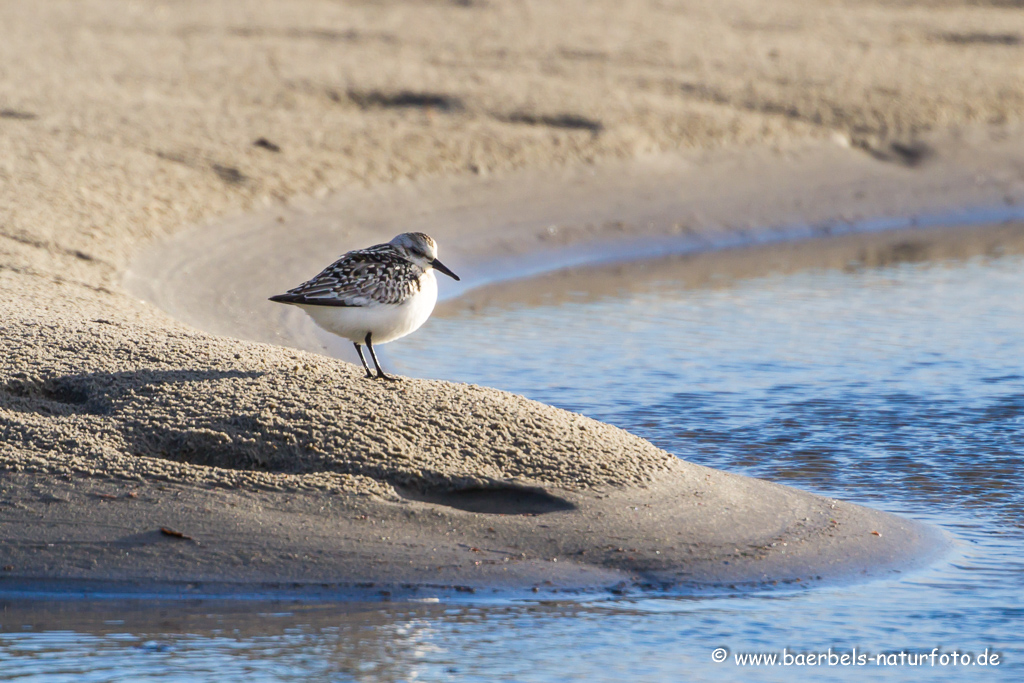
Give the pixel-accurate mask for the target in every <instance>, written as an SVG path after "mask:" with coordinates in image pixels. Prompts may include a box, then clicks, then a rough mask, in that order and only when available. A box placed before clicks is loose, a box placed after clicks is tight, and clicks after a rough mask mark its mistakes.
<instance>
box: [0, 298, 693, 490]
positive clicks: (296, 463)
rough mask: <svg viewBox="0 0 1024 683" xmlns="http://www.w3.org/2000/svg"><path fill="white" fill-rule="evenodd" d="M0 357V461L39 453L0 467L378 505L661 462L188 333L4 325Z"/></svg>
mask: <svg viewBox="0 0 1024 683" xmlns="http://www.w3.org/2000/svg"><path fill="white" fill-rule="evenodd" d="M54 339H60V340H61V342H60V343H59V344H53V343H52V342H53V340H54ZM0 345H2V346H3V348H4V349H5V354H6V359H7V362H6V364H5V367H4V370H3V371H2V372H3V373H4V374H3V375H0V415H3V420H4V423H5V434H6V438H5V439H4V453H11V451H12V450H13V449H25V450H33V451H36V452H38V453H39V454H40V456H39V457H38V458H35V459H32V460H31V461H30V462H24V461H23V460H20V459H17V458H5V457H3V456H0V465H5V466H7V467H10V468H12V469H26V468H27V469H38V470H40V471H46V472H71V471H76V472H88V473H90V474H103V473H106V474H111V475H115V476H131V475H143V476H146V477H152V476H158V477H162V478H167V479H171V480H176V481H192V482H195V481H215V482H222V483H235V484H237V483H242V482H246V483H249V484H251V485H257V486H261V487H271V488H289V487H301V488H327V489H332V488H341V489H344V490H364V491H366V492H371V491H373V492H376V493H383V492H386V490H387V487H386V486H385V487H383V488H382V487H381V484H391V485H400V486H402V487H407V488H411V489H414V490H417V491H421V492H429V491H442V490H453V489H454V490H458V489H468V488H481V487H484V488H486V487H493V486H498V485H499V482H507V481H508V480H512V479H515V480H518V481H520V482H523V483H533V484H555V485H558V486H559V487H562V488H593V487H598V486H607V485H614V486H626V485H637V484H641V485H642V484H644V483H647V482H649V481H650V480H651V478H652V476H653V475H654V474H655V473H657V472H663V471H666V470H668V469H670V468H672V467H673V463H674V458H673V457H672V456H670V455H669V454H668V453H665V452H664V451H661V450H659V449H657V448H655V447H653V446H652V445H650V444H649V443H647V442H646V441H644V440H642V439H640V438H638V437H635V436H633V435H631V434H628V433H627V432H624V431H622V430H620V429H617V428H615V427H611V426H609V425H605V424H602V423H599V422H596V421H594V420H591V419H588V418H585V417H582V416H580V415H576V414H573V413H569V412H566V411H563V410H559V409H556V408H552V407H550V406H545V405H543V404H540V403H537V402H535V401H530V400H527V399H525V398H522V397H520V396H515V395H511V394H507V393H505V392H501V391H497V390H494V389H486V388H482V387H477V386H468V385H461V386H459V385H453V384H449V383H446V382H433V381H411V380H407V381H404V382H400V383H396V384H389V383H383V382H376V381H372V380H367V379H365V378H363V376H362V375H363V373H362V370H357V369H356V368H354V367H353V366H352V365H350V364H347V363H343V362H341V361H336V360H332V359H328V358H325V357H323V356H317V355H314V354H308V353H303V352H297V351H291V350H286V349H281V348H275V347H271V346H266V345H260V344H250V343H244V342H238V341H234V340H227V339H222V338H216V337H211V336H207V335H203V334H198V333H192V332H182V331H171V332H168V331H164V330H152V329H151V328H149V327H147V326H138V325H130V324H127V323H119V322H112V321H109V320H94V321H82V320H67V321H63V320H57V321H55V320H53V319H46V320H40V319H25V318H22V319H13V320H12V319H10V318H8V320H7V322H5V324H4V325H3V327H2V329H0ZM44 454H45V455H44ZM370 480H374V482H379V484H377V483H371V481H370Z"/></svg>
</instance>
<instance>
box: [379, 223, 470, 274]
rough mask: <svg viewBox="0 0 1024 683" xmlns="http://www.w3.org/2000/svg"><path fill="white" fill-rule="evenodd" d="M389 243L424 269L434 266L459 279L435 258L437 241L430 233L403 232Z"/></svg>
mask: <svg viewBox="0 0 1024 683" xmlns="http://www.w3.org/2000/svg"><path fill="white" fill-rule="evenodd" d="M389 244H391V246H393V247H395V248H396V249H398V250H399V251H401V252H402V255H403V256H405V258H407V259H409V260H410V261H412V262H413V263H415V264H416V265H418V266H420V267H421V268H423V269H424V270H428V269H430V268H435V269H437V270H439V271H441V272H442V273H444V274H445V275H447V276H448V277H451V278H454V279H455V280H458V279H459V276H458V275H456V274H455V273H453V272H452V271H450V270H449V269H448V267H447V266H446V265H444V264H443V263H441V262H440V261H438V260H437V242H435V241H434V238H432V237H431V236H430V235H426V234H424V233H422V232H403V233H402V234H401V235H398V236H396V237H395V238H394V239H393V240H391V242H390V243H389Z"/></svg>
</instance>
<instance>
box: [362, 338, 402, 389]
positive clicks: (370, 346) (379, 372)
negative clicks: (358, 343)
mask: <svg viewBox="0 0 1024 683" xmlns="http://www.w3.org/2000/svg"><path fill="white" fill-rule="evenodd" d="M370 336H371V333H370V332H367V333H366V348H368V349H370V358H372V359H373V364H374V365H375V366H376V367H377V379H386V380H388V381H389V382H394V381H396V378H395V377H391V376H390V375H385V374H384V370H383V369H382V368H381V367H380V363H379V362H378V361H377V354H376V353H374V352H373V342H372V341H370Z"/></svg>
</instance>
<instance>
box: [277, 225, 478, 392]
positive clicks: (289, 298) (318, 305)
mask: <svg viewBox="0 0 1024 683" xmlns="http://www.w3.org/2000/svg"><path fill="white" fill-rule="evenodd" d="M435 269H436V270H439V271H441V272H442V273H444V274H445V275H448V276H449V277H452V278H454V279H456V280H458V279H459V276H458V275H456V274H455V273H453V272H452V271H450V270H448V267H447V266H445V265H444V264H443V263H441V262H440V261H438V260H437V244H436V243H435V242H434V240H433V239H432V238H431V237H430V236H429V235H424V234H423V233H422V232H405V233H402V234H401V235H398V236H397V237H395V238H394V239H393V240H391V241H390V242H388V243H387V244H378V245H375V246H372V247H369V248H367V249H356V250H355V251H350V252H348V253H347V254H343V255H342V256H341V257H340V258H339V259H338V260H337V261H335V262H334V263H332V264H331V265H329V266H327V267H326V268H325V269H324V270H323V272H321V273H320V274H319V275H317V276H316V277H314V278H313V279H312V280H309V281H308V282H303V283H302V284H301V285H299V286H298V287H295V288H294V289H289V290H288V291H287V292H285V293H284V294H278V295H277V296H272V297H270V300H271V301H278V302H281V303H284V304H294V305H295V306H298V307H299V308H301V309H302V310H304V311H305V312H306V313H308V314H309V317H311V318H312V319H313V321H314V322H315V323H316V324H317V325H319V326H320V327H322V328H324V329H325V330H327V331H328V332H333V333H334V334H336V335H338V336H339V337H344V338H345V339H348V340H349V341H351V342H352V343H353V344H355V345H356V353H358V354H359V360H361V361H362V362H363V368H364V369H365V370H366V376H367V377H373V373H372V372H370V367H369V366H368V365H367V364H366V359H365V358H363V349H362V346H361V344H366V346H367V347H368V348H369V349H370V357H371V358H373V364H374V365H375V366H376V367H377V377H378V378H381V379H388V380H393V379H395V378H394V377H390V376H388V375H386V374H384V370H382V369H381V367H380V363H379V362H377V354H376V353H374V352H373V344H374V342H376V343H377V344H384V343H387V342H389V341H392V340H395V339H398V338H399V337H404V336H405V335H407V334H409V333H410V332H414V331H416V330H417V329H419V327H420V325H422V324H423V323H425V322H426V321H427V318H429V317H430V314H431V312H433V310H434V304H435V303H436V302H437V279H436V278H435V277H434V270H435Z"/></svg>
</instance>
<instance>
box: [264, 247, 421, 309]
mask: <svg viewBox="0 0 1024 683" xmlns="http://www.w3.org/2000/svg"><path fill="white" fill-rule="evenodd" d="M422 274H423V269H422V268H420V267H419V266H417V265H416V264H414V263H413V262H412V261H409V260H408V259H406V258H403V257H402V256H401V255H399V254H398V253H397V252H396V251H395V249H394V248H393V247H391V245H388V244H379V245H377V246H375V247H370V248H368V249H358V250H356V251H350V252H348V253H347V254H345V255H344V256H342V257H341V258H340V259H338V260H337V261H335V262H334V263H332V264H331V265H329V266H328V267H327V268H324V270H323V271H322V272H321V273H320V274H319V275H317V276H316V277H314V278H313V279H312V280H309V281H308V282H304V283H302V284H301V285H299V286H298V287H295V288H293V289H289V290H288V291H287V292H286V293H285V294H279V295H277V296H272V297H270V300H271V301H278V302H281V303H286V304H305V305H307V306H373V305H377V304H400V303H402V302H403V301H405V300H406V299H408V298H409V297H411V296H412V295H414V294H416V293H417V292H418V291H419V290H420V276H421V275H422Z"/></svg>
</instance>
